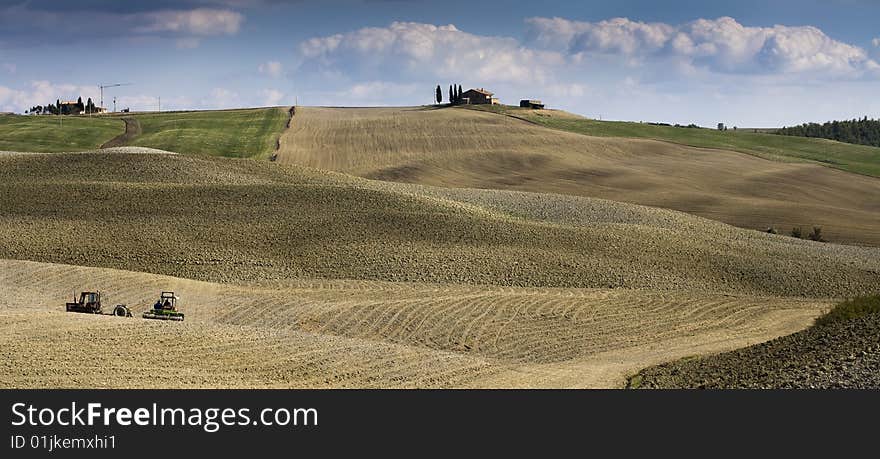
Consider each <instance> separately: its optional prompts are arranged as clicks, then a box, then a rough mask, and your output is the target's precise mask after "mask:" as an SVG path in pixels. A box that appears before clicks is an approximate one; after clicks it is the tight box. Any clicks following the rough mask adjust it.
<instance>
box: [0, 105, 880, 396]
mask: <svg viewBox="0 0 880 459" xmlns="http://www.w3.org/2000/svg"><path fill="white" fill-rule="evenodd" d="M273 110H274V111H273ZM555 115H556V116H565V117H569V116H570V117H571V118H572V119H575V117H573V116H571V115H565V114H562V115H560V114H558V113H557V114H555ZM91 121H95V120H91ZM99 121H101V122H105V121H108V122H109V121H119V120H115V119H112V118H107V119H99ZM286 122H287V112H286V110H284V109H264V110H240V111H230V112H198V113H180V114H175V113H162V114H153V115H149V114H132V115H127V116H126V123H125V124H124V126H126V128H127V129H126V132H125V133H122V132H121V127H120V126H119V125H118V124H119V123H117V125H116V128H114V131H113V132H115V134H113V135H115V136H116V137H115V141H112V142H109V143H108V141H110V140H112V139H113V137H112V136H111V137H110V138H108V134H112V132H110V131H109V130H108V131H107V132H105V133H104V134H102V135H99V136H94V138H93V139H92V140H91V141H97V142H100V143H101V144H104V145H127V144H137V145H142V146H138V147H133V146H114V147H112V148H106V149H102V150H96V151H83V152H78V153H56V154H41V153H3V154H0V287H2V288H3V289H4V291H6V292H7V295H5V296H4V299H2V300H0V356H2V361H3V362H4V363H3V365H0V387H83V386H85V387H190V388H196V387H224V388H243V387H255V388H269V387H332V388H361V387H415V388H434V387H438V388H440V387H443V388H447V387H476V388H495V387H548V388H549V387H621V386H623V385H624V384H625V383H626V378H627V377H628V376H630V375H633V374H635V373H636V372H637V371H639V370H640V369H643V368H645V367H649V366H652V365H657V364H663V363H665V362H670V361H675V360H677V359H681V358H683V357H687V356H692V355H695V354H714V353H718V352H725V351H731V350H734V349H737V348H741V347H743V346H748V345H752V344H756V343H761V342H764V341H767V340H769V339H773V338H777V337H780V336H783V335H787V334H789V333H793V332H797V331H799V330H802V329H804V328H805V327H807V326H808V325H809V324H810V323H812V321H813V320H814V318H816V317H817V316H819V315H820V314H822V313H823V312H824V311H826V310H827V309H828V308H829V307H831V305H833V304H834V302H835V301H837V300H838V299H840V298H845V297H852V296H858V295H871V294H878V293H880V290H878V288H880V287H878V286H880V248H874V247H870V245H871V244H874V245H876V244H875V243H876V241H877V239H880V234H878V233H880V222H878V220H877V218H878V217H877V215H878V212H877V211H878V208H877V205H878V204H877V203H876V202H874V201H875V200H873V199H872V196H874V195H877V194H878V193H876V191H878V190H880V188H878V185H877V179H874V178H871V177H867V176H862V175H855V174H850V173H847V172H843V171H838V170H833V169H830V168H826V167H823V166H818V165H814V164H805V163H798V164H793V163H784V162H774V161H768V160H766V159H762V158H758V157H755V156H753V155H746V154H743V153H737V152H732V151H724V150H709V149H701V148H694V147H686V146H682V145H676V144H673V143H669V142H660V141H656V140H649V139H623V138H613V137H598V136H586V135H583V134H578V133H572V132H565V131H562V130H559V129H548V128H547V127H543V126H539V125H536V124H535V123H532V122H527V121H524V120H522V119H516V118H514V117H510V116H501V115H499V114H495V113H487V112H481V111H475V110H464V109H451V110H450V109H443V110H431V109H401V108H382V109H331V108H301V107H300V108H298V109H297V115H296V117H294V119H293V124H292V125H291V128H290V129H289V130H288V131H285V132H284V133H283V134H281V138H280V139H279V144H280V149H279V151H278V156H277V161H275V162H270V161H266V160H265V158H266V156H267V151H271V150H272V149H274V146H273V145H274V142H275V139H276V137H277V136H278V135H279V134H278V132H280V129H282V128H283V126H284V124H286ZM135 123H136V124H135ZM279 123H281V126H280V127H279ZM242 133H243V134H242ZM28 135H35V134H33V133H31V134H27V135H22V136H19V137H18V139H19V140H18V142H23V143H20V144H19V146H18V147H17V148H16V149H17V150H29V148H27V141H26V139H27V137H28ZM89 135H91V134H89ZM270 140H271V142H270ZM91 141H90V142H91ZM47 145H48V144H47ZM146 146H149V147H152V148H145V147H146ZM263 147H266V148H268V147H272V148H271V149H269V150H265V149H264V150H260V148H263ZM52 148H55V147H53V146H52V145H49V147H47V149H46V151H58V150H53V149H52ZM59 148H60V147H59ZM154 148H162V149H163V150H169V151H162V150H156V149H154ZM181 152H182V153H189V154H177V153H181ZM223 156H248V157H249V159H247V158H237V157H236V158H228V157H223ZM358 176H359V177H358ZM375 179H381V180H375ZM642 204H648V205H651V206H653V207H646V206H644V205H642ZM663 207H666V209H664V208H663ZM669 209H679V210H685V211H686V212H687V213H683V212H679V211H676V210H669ZM703 217H707V218H703ZM719 220H720V221H719ZM722 222H728V223H735V224H737V225H739V226H743V227H745V228H751V229H742V228H737V227H735V226H730V225H728V224H725V223H722ZM811 224H818V225H823V226H824V227H825V232H826V233H827V235H828V237H829V238H831V239H832V240H833V241H834V242H839V241H844V242H854V243H859V244H865V245H868V246H857V245H841V244H823V243H817V242H811V241H805V240H800V239H794V238H790V237H787V236H783V235H773V234H766V233H762V232H758V231H753V230H752V229H755V228H761V227H763V226H770V225H774V226H777V227H780V229H782V230H785V229H786V226H789V225H800V226H808V225H811ZM93 289H97V290H102V291H103V292H105V295H106V297H105V298H106V299H107V301H108V302H110V303H112V304H115V303H127V304H129V305H131V306H132V307H133V308H134V310H135V312H136V313H138V312H139V311H141V310H143V309H146V308H147V305H149V304H151V303H152V301H154V300H155V298H154V296H155V295H156V294H157V293H158V292H159V291H160V290H169V289H170V290H174V291H176V292H177V293H178V294H179V295H180V296H181V297H182V298H183V303H182V308H183V310H184V312H185V313H186V314H187V319H186V321H185V322H182V323H164V322H155V321H146V320H142V319H139V318H133V319H122V318H114V317H104V316H89V315H77V314H67V313H64V312H62V311H63V303H64V301H66V300H67V299H68V298H69V296H70V294H71V293H72V292H74V291H79V290H93ZM150 350H154V351H150ZM156 350H157V351H156ZM156 352H158V353H159V354H160V355H161V358H160V359H157V358H156Z"/></svg>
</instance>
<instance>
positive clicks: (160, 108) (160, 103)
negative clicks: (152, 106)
mask: <svg viewBox="0 0 880 459" xmlns="http://www.w3.org/2000/svg"><path fill="white" fill-rule="evenodd" d="M159 111H160V112H161V111H162V96H159Z"/></svg>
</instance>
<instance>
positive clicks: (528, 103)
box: [519, 99, 544, 109]
mask: <svg viewBox="0 0 880 459" xmlns="http://www.w3.org/2000/svg"><path fill="white" fill-rule="evenodd" d="M519 106H520V107H522V108H534V109H543V108H544V102H541V101H540V100H538V99H523V100H521V101H519Z"/></svg>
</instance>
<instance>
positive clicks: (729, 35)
mask: <svg viewBox="0 0 880 459" xmlns="http://www.w3.org/2000/svg"><path fill="white" fill-rule="evenodd" d="M526 24H527V29H528V30H527V36H528V37H529V39H530V41H531V42H532V43H535V44H536V45H538V46H541V47H543V48H547V49H555V50H559V51H562V52H565V53H566V54H568V55H571V56H574V57H576V58H589V56H591V55H595V54H612V55H619V56H624V57H638V58H658V59H663V58H668V59H679V60H682V61H684V62H686V63H688V64H691V65H694V66H697V67H704V68H707V69H709V70H711V71H714V72H719V73H758V74H761V73H763V74H774V73H806V72H813V73H816V72H818V73H823V74H826V75H830V76H862V75H864V74H865V73H867V72H874V71H876V70H877V69H878V68H880V65H878V63H877V62H876V61H874V60H872V59H870V58H869V56H868V53H867V52H866V51H865V50H864V49H862V48H859V47H858V46H854V45H850V44H847V43H843V42H840V41H837V40H834V39H832V38H830V37H829V36H828V35H826V34H825V33H824V32H822V31H821V30H819V29H818V28H816V27H811V26H802V27H788V26H782V25H777V26H773V27H747V26H744V25H742V24H740V23H738V22H737V21H736V20H735V19H733V18H730V17H722V18H718V19H698V20H696V21H692V22H689V23H686V24H683V25H670V24H665V23H659V22H654V23H646V22H638V21H632V20H630V19H627V18H615V19H609V20H606V21H601V22H580V21H572V20H568V19H563V18H530V19H528V20H526Z"/></svg>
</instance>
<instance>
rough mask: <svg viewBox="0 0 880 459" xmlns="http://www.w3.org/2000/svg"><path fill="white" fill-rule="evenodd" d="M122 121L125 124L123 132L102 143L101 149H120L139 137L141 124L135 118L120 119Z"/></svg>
mask: <svg viewBox="0 0 880 459" xmlns="http://www.w3.org/2000/svg"><path fill="white" fill-rule="evenodd" d="M122 121H124V122H125V132H123V133H122V134H119V135H118V136H116V137H114V138H112V139H110V140H108V141H106V142H104V144H103V145H101V148H113V147H122V146H125V145H128V144H129V143H130V142H131V141H132V140H134V139H135V138H136V137H137V136H139V135H141V123H140V122H139V121H138V120H137V119H136V118H122Z"/></svg>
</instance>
